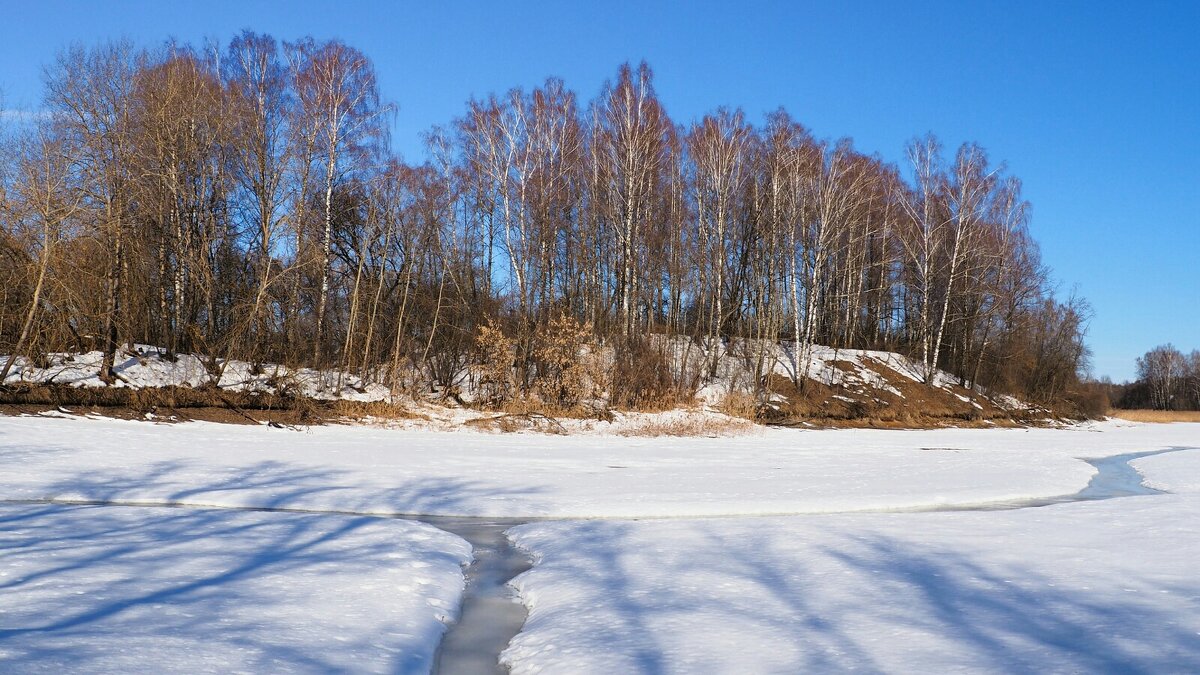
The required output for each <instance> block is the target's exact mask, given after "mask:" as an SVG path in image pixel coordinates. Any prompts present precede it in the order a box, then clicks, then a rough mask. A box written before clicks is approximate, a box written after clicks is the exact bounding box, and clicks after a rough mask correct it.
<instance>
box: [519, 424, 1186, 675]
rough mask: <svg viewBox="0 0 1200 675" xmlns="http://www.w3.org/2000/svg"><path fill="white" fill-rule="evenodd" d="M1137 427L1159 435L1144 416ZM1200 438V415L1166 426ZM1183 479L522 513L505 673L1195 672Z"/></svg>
mask: <svg viewBox="0 0 1200 675" xmlns="http://www.w3.org/2000/svg"><path fill="white" fill-rule="evenodd" d="M1143 431H1144V432H1145V435H1146V436H1153V435H1155V434H1154V433H1151V432H1148V431H1146V430H1143ZM1174 432H1175V433H1174V434H1167V435H1180V436H1186V437H1188V438H1190V441H1191V443H1192V445H1193V446H1196V445H1200V429H1197V425H1191V428H1190V429H1186V430H1179V429H1176V430H1174ZM1137 465H1138V466H1140V467H1142V468H1143V469H1144V470H1146V471H1147V472H1148V474H1149V476H1150V477H1151V482H1159V483H1165V484H1171V485H1174V486H1175V487H1177V488H1180V489H1183V488H1184V487H1186V488H1187V490H1188V492H1186V493H1180V494H1169V495H1162V496H1148V497H1131V498H1125V499H1118V500H1109V501H1100V502H1082V503H1071V504H1059V505H1055V506H1047V507H1043V508H1036V509H1021V510H1012V511H980V512H943V513H920V514H918V513H881V514H839V515H825V516H790V517H773V518H753V519H750V518H736V519H734V518H729V519H708V520H659V521H625V522H614V521H586V522H554V523H533V524H528V525H523V526H520V527H518V528H515V529H514V530H512V531H510V536H512V537H513V538H514V540H515V542H516V544H517V545H518V546H520V547H523V548H525V549H527V550H528V551H530V552H531V553H532V554H533V555H534V557H535V561H536V565H535V566H534V568H533V569H532V570H531V571H529V572H526V573H525V574H523V575H522V576H520V577H518V579H517V580H516V582H515V585H516V586H517V588H518V590H519V592H520V596H521V598H522V600H523V601H524V602H525V603H526V604H527V605H529V606H530V608H531V609H530V615H529V619H528V620H527V622H526V624H525V627H524V629H523V630H522V632H521V633H520V634H518V635H517V637H516V638H515V639H514V641H513V642H512V643H511V645H510V647H509V649H508V650H507V651H506V652H505V653H504V656H503V660H504V661H505V662H506V663H508V664H509V665H510V667H511V668H512V672H513V673H518V674H519V673H535V672H570V673H608V672H654V673H691V672H708V673H746V672H754V673H795V672H844V671H851V670H859V671H866V672H913V673H917V672H1028V673H1034V672H1037V673H1043V672H1160V673H1186V672H1197V671H1198V670H1200V579H1198V578H1197V575H1196V572H1197V561H1198V560H1200V489H1197V488H1198V486H1200V449H1197V448H1195V447H1193V449H1192V450H1190V451H1185V452H1179V453H1175V454H1169V455H1159V456H1155V457H1150V458H1146V459H1143V460H1140V461H1139V462H1138V464H1137Z"/></svg>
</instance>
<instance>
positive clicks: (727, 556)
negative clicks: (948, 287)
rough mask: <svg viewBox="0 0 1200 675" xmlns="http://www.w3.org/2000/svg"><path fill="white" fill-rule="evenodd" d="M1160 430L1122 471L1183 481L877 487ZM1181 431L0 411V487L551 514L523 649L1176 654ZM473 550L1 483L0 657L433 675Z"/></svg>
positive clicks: (1090, 656)
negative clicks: (467, 423) (417, 425)
mask: <svg viewBox="0 0 1200 675" xmlns="http://www.w3.org/2000/svg"><path fill="white" fill-rule="evenodd" d="M1168 448H1190V449H1185V450H1181V451H1179V452H1174V453H1169V454H1163V455H1158V456H1154V457H1147V458H1143V459H1139V460H1137V461H1136V462H1134V466H1136V467H1137V468H1138V469H1139V470H1141V471H1143V472H1144V473H1145V474H1146V476H1147V481H1146V482H1147V484H1150V485H1154V486H1156V487H1160V488H1162V489H1166V490H1169V491H1171V492H1172V494H1165V495H1154V496H1147V497H1130V498H1122V499H1116V500H1108V501H1098V502H1088V503H1071V504H1060V505H1056V506H1048V507H1043V508H1037V509H1024V510H1012V511H982V512H952V513H951V512H934V513H929V512H905V513H899V512H889V511H898V510H916V509H930V508H939V507H944V506H949V505H959V506H961V505H973V504H989V503H995V502H1002V501H1008V500H1017V499H1022V498H1039V497H1053V496H1058V495H1067V494H1073V493H1075V492H1076V491H1078V490H1080V489H1081V488H1083V487H1084V486H1085V485H1086V484H1087V483H1088V481H1089V479H1090V477H1091V476H1092V475H1093V474H1094V473H1095V470H1094V469H1093V468H1092V466H1090V465H1088V464H1086V463H1085V462H1083V461H1080V458H1095V457H1105V456H1111V455H1116V454H1122V453H1128V452H1137V451H1148V450H1160V449H1168ZM1197 448H1200V425H1184V424H1176V425H1138V424H1126V423H1115V422H1110V423H1103V424H1093V425H1087V426H1081V427H1075V428H1070V429H1060V430H1054V429H1034V430H1020V429H1015V430H954V429H947V430H936V431H867V430H842V431H838V430H830V431H799V430H767V431H763V432H762V433H759V434H756V435H752V436H744V437H737V438H723V439H663V438H655V439H646V438H624V437H605V436H579V437H558V436H542V435H532V434H529V435H526V434H515V435H493V434H482V433H471V432H418V431H397V430H387V429H379V428H371V427H346V426H329V427H317V428H313V429H310V430H306V431H291V430H283V429H271V428H266V427H252V426H225V425H216V424H205V423H188V424H178V425H160V424H152V423H148V422H129V421H120V420H107V419H54V418H45V417H0V500H19V499H25V500H31V499H52V500H60V501H70V500H78V501H102V502H116V503H122V504H139V503H140V504H163V503H170V504H180V505H192V506H201V507H231V506H235V507H270V508H285V509H298V510H313V511H324V512H328V511H342V512H359V513H362V512H370V513H400V512H404V513H424V514H444V515H490V516H512V517H549V518H557V519H559V520H556V521H539V522H533V523H530V524H527V525H522V526H519V527H518V528H516V529H515V530H513V531H512V533H511V536H512V537H513V538H514V539H515V540H516V542H517V543H518V544H519V545H520V546H522V547H524V548H525V549H527V550H528V551H530V552H531V554H532V555H533V556H534V558H535V563H536V564H535V566H534V568H533V569H532V570H531V571H530V572H528V573H526V574H524V575H522V576H521V577H519V578H518V579H517V581H516V583H515V585H516V586H517V587H518V589H519V590H520V596H521V599H522V601H523V602H525V603H526V604H527V605H528V606H529V607H530V610H531V611H530V618H529V620H528V623H527V624H526V626H525V628H524V630H523V631H522V632H521V633H520V634H518V636H517V637H516V639H515V640H514V642H513V643H512V645H511V647H510V648H509V650H508V651H507V652H506V653H505V655H504V659H505V660H506V662H508V663H509V664H510V665H511V667H512V668H513V670H514V671H515V672H549V673H556V672H569V673H587V672H680V673H683V672H688V673H691V672H727V673H747V672H812V671H840V670H851V669H853V670H865V671H867V672H878V671H886V672H990V671H1004V672H1096V671H1100V672H1111V671H1121V672H1196V671H1198V670H1200V563H1197V562H1196V561H1197V560H1200V450H1197ZM710 516H721V517H710ZM750 516H753V517H750ZM566 518H570V519H572V520H563V519H566ZM580 519H584V520H580ZM468 551H469V549H468V547H467V544H466V543H465V542H464V541H463V540H461V539H458V538H457V537H454V536H452V535H449V534H445V533H441V532H439V531H437V530H433V529H430V528H428V527H427V526H423V525H420V524H414V523H410V522H406V521H398V520H392V519H379V518H363V517H360V516H351V515H335V514H331V513H323V514H297V513H279V512H266V513H264V512H244V511H229V510H221V509H215V508H207V509H171V508H157V507H156V508H145V507H139V508H132V507H120V506H103V507H80V506H75V507H72V506H48V505H24V506H23V505H12V504H10V505H6V506H3V507H0V574H3V575H4V576H0V586H3V593H0V671H5V672H10V671H16V672H23V671H50V670H55V671H59V672H61V671H62V670H64V669H66V670H68V671H88V672H91V671H97V670H101V671H105V670H107V671H121V672H129V671H142V672H158V671H162V670H174V671H181V670H183V671H189V672H190V671H196V670H210V671H217V670H221V671H225V670H246V671H262V670H271V671H286V670H300V671H306V670H338V669H343V668H349V669H352V670H389V671H400V672H422V670H423V669H425V668H427V667H428V663H429V658H430V655H431V654H432V653H433V650H434V649H435V647H436V643H437V640H438V638H439V636H440V631H441V624H440V623H439V619H440V618H444V617H447V616H453V615H454V614H455V608H456V606H457V602H458V598H459V594H460V592H461V588H462V574H461V570H460V564H461V563H462V562H464V561H465V560H466V558H467V557H468V555H469V553H468ZM346 664H352V665H346Z"/></svg>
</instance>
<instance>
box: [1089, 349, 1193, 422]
mask: <svg viewBox="0 0 1200 675" xmlns="http://www.w3.org/2000/svg"><path fill="white" fill-rule="evenodd" d="M1109 397H1110V398H1111V399H1112V403H1113V405H1114V406H1116V407H1118V408H1130V409H1139V408H1140V409H1153V410H1200V350H1195V349H1193V350H1192V352H1191V353H1190V354H1184V353H1183V352H1181V351H1179V350H1178V349H1176V348H1175V346H1174V345H1172V344H1169V343H1168V344H1165V345H1159V346H1158V347H1155V348H1154V349H1151V350H1150V351H1148V352H1146V353H1145V354H1144V355H1142V356H1141V357H1139V358H1138V360H1137V380H1136V381H1134V382H1131V383H1125V384H1121V385H1110V386H1109Z"/></svg>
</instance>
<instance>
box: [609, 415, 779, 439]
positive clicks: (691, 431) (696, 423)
mask: <svg viewBox="0 0 1200 675" xmlns="http://www.w3.org/2000/svg"><path fill="white" fill-rule="evenodd" d="M756 428H757V426H756V425H755V424H753V423H751V422H749V421H747V420H744V419H740V418H734V417H716V416H712V415H687V416H682V417H674V416H672V417H657V416H656V417H648V418H645V419H642V420H637V421H629V422H626V423H625V425H624V426H622V428H621V429H620V430H618V431H617V435H619V436H638V437H651V438H653V437H658V436H707V437H710V438H712V437H718V436H744V435H746V434H749V433H751V432H753V431H754V430H755V429H756Z"/></svg>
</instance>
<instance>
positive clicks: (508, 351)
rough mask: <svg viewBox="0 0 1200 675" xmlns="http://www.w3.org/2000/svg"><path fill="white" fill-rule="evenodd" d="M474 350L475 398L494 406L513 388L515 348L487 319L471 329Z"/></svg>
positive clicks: (506, 397) (513, 390) (509, 398)
mask: <svg viewBox="0 0 1200 675" xmlns="http://www.w3.org/2000/svg"><path fill="white" fill-rule="evenodd" d="M475 354H476V359H477V363H478V374H479V389H478V394H479V401H480V402H481V403H482V404H484V405H486V406H492V407H498V406H501V405H503V404H505V403H506V402H508V401H510V400H512V398H513V395H514V394H515V389H516V382H515V381H514V379H513V361H514V360H515V359H516V349H515V348H514V347H513V341H512V340H511V339H509V338H508V337H506V336H505V335H504V332H503V331H501V330H500V329H499V328H497V327H496V326H494V325H493V324H492V323H491V322H488V323H487V324H486V325H483V326H480V327H479V330H478V331H477V332H476V333H475Z"/></svg>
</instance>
